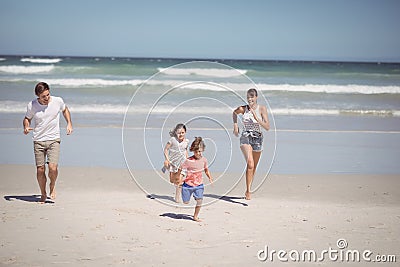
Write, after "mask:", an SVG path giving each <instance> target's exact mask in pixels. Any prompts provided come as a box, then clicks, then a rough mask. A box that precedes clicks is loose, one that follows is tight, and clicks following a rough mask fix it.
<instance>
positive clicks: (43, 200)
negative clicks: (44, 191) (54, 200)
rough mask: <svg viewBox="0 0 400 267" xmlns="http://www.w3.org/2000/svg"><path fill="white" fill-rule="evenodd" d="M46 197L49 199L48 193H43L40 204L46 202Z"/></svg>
mask: <svg viewBox="0 0 400 267" xmlns="http://www.w3.org/2000/svg"><path fill="white" fill-rule="evenodd" d="M46 199H47V196H46V195H42V196H41V197H40V200H39V204H44V203H46Z"/></svg>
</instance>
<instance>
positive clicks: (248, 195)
mask: <svg viewBox="0 0 400 267" xmlns="http://www.w3.org/2000/svg"><path fill="white" fill-rule="evenodd" d="M245 198H246V200H250V199H251V194H250V192H249V191H246V193H245Z"/></svg>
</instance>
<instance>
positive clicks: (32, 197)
mask: <svg viewBox="0 0 400 267" xmlns="http://www.w3.org/2000/svg"><path fill="white" fill-rule="evenodd" d="M4 199H5V200H7V201H14V200H21V201H25V202H39V201H40V195H27V196H4ZM45 203H48V204H54V201H51V200H46V202H45Z"/></svg>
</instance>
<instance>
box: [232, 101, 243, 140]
mask: <svg viewBox="0 0 400 267" xmlns="http://www.w3.org/2000/svg"><path fill="white" fill-rule="evenodd" d="M243 113H244V108H243V106H240V107H238V108H236V109H235V110H234V111H233V113H232V120H233V134H234V135H235V136H239V126H238V123H237V115H238V114H243Z"/></svg>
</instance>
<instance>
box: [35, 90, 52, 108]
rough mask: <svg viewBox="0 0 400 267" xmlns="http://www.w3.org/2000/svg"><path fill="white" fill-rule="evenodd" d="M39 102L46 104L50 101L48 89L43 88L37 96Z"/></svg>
mask: <svg viewBox="0 0 400 267" xmlns="http://www.w3.org/2000/svg"><path fill="white" fill-rule="evenodd" d="M38 99H39V103H40V104H42V105H48V104H49V101H50V91H49V90H45V91H43V92H42V93H41V94H40V95H39V97H38Z"/></svg>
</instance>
